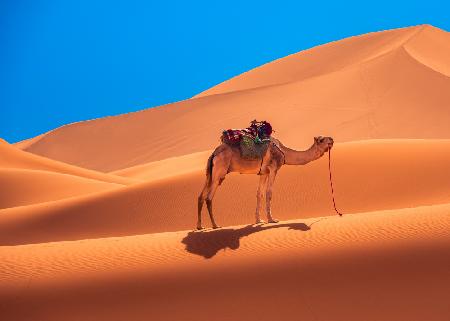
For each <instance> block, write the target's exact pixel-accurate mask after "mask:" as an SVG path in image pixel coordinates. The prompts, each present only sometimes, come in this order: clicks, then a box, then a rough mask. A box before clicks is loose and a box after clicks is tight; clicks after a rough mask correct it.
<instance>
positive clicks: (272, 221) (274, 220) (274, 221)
mask: <svg viewBox="0 0 450 321" xmlns="http://www.w3.org/2000/svg"><path fill="white" fill-rule="evenodd" d="M278 222H279V220H277V219H274V218H273V219H271V220H269V223H278Z"/></svg>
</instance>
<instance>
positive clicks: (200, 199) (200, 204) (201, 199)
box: [197, 178, 209, 230]
mask: <svg viewBox="0 0 450 321" xmlns="http://www.w3.org/2000/svg"><path fill="white" fill-rule="evenodd" d="M208 192H209V179H208V178H207V179H206V183H205V186H204V187H203V190H202V192H201V194H200V196H199V197H198V218H197V230H202V229H203V226H202V208H203V203H204V202H205V199H206V195H208Z"/></svg>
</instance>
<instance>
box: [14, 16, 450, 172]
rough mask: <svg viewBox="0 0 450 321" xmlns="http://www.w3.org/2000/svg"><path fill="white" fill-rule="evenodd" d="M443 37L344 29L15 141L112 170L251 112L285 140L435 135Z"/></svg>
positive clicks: (204, 138)
mask: <svg viewBox="0 0 450 321" xmlns="http://www.w3.org/2000/svg"><path fill="white" fill-rule="evenodd" d="M448 38H449V34H448V33H447V32H445V31H443V30H440V29H437V28H434V27H431V26H427V25H425V26H417V27H410V28H403V29H396V30H389V31H383V32H377V33H372V34H368V35H363V36H359V37H351V38H348V39H344V40H341V41H336V42H333V43H330V44H327V45H324V46H319V47H316V48H312V49H309V50H305V51H302V52H300V53H299V54H297V55H291V56H288V57H286V58H282V59H279V60H277V61H275V62H273V63H269V64H266V65H263V66H261V67H259V68H256V69H254V70H252V71H250V72H247V73H245V74H243V75H241V76H237V77H235V78H233V79H232V80H230V81H229V82H225V83H223V85H218V86H216V87H213V88H212V89H211V90H210V91H207V92H204V93H202V94H201V95H199V96H198V97H194V98H193V99H188V100H185V101H181V102H177V103H172V104H168V105H164V106H160V107H157V108H150V109H147V110H143V111H140V112H135V113H129V114H125V115H119V116H113V117H106V118H101V119H95V120H92V121H85V122H78V123H75V124H70V125H66V126H64V127H61V128H58V129H55V130H53V131H51V132H49V133H47V134H44V135H42V136H41V137H40V138H39V139H37V140H34V141H32V142H31V143H30V144H26V145H24V146H23V147H24V150H26V151H29V152H32V153H35V154H38V155H43V156H45V157H48V158H51V159H56V160H60V161H63V162H66V163H70V164H74V165H79V166H82V167H87V168H90V169H95V170H99V171H104V172H112V171H117V170H122V169H125V168H129V167H133V166H137V165H141V164H145V163H148V162H152V161H158V160H163V159H166V158H170V157H176V156H182V155H186V154H192V153H197V152H202V151H205V150H209V149H212V148H214V146H215V145H217V144H218V143H219V136H220V133H221V131H222V130H223V129H227V128H230V127H234V128H239V127H245V126H247V125H248V122H249V120H251V119H254V118H258V119H267V120H269V121H270V122H271V123H272V125H273V127H274V128H275V130H276V131H277V135H278V136H279V137H280V138H281V139H282V141H283V143H284V144H285V145H288V146H291V147H293V148H306V147H307V146H308V145H309V144H310V141H311V139H312V137H314V136H317V135H320V134H323V135H329V136H333V137H334V138H335V140H336V141H339V142H346V141H353V140H362V139H383V138H427V139H445V138H448V137H450V129H449V127H448V126H447V119H449V117H450V111H449V110H448V108H445V106H447V105H448V104H450V90H449V88H450V79H449V77H448V68H450V61H449V60H448V58H447V57H449V56H450V49H449V48H448V45H447V43H448ZM428 46H430V48H433V49H432V50H429V49H427V48H428ZM288 71H292V73H293V74H291V73H289V72H288ZM283 77H288V78H289V79H284V78H283ZM253 80H255V81H257V83H254V81H253ZM272 81H273V82H272ZM224 86H225V87H226V88H225V87H224ZM222 87H223V88H225V89H223V88H222ZM221 88H222V89H223V90H222V89H221ZM216 91H218V92H216ZM212 92H214V94H208V93H212ZM206 120H207V121H206ZM398 120H401V122H402V124H401V125H399V121H398ZM93 131H95V133H96V135H95V137H92V135H91V133H92V132H93ZM174 133H176V135H174ZM118 150H120V153H118ZM87 155H89V156H87Z"/></svg>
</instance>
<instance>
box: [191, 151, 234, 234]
mask: <svg viewBox="0 0 450 321" xmlns="http://www.w3.org/2000/svg"><path fill="white" fill-rule="evenodd" d="M230 158H231V157H230V155H227V153H224V152H223V153H221V154H217V155H216V156H215V157H214V159H213V160H212V170H211V177H207V178H206V183H205V186H204V187H203V190H202V192H201V194H200V196H199V197H198V220H197V229H199V230H201V229H203V227H202V208H203V203H204V202H205V201H206V206H207V208H208V213H209V218H210V219H211V224H212V227H213V228H218V227H219V226H218V225H217V224H216V222H215V220H214V216H213V210H212V200H213V198H214V194H215V193H216V190H217V187H219V185H220V184H222V182H223V180H224V179H225V175H226V174H227V172H228V167H229V163H230Z"/></svg>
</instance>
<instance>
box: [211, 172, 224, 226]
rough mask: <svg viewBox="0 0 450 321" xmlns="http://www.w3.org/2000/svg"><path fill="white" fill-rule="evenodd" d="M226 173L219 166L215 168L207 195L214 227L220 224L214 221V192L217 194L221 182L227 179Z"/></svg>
mask: <svg viewBox="0 0 450 321" xmlns="http://www.w3.org/2000/svg"><path fill="white" fill-rule="evenodd" d="M225 175H226V172H224V171H223V170H222V169H221V168H218V169H217V170H216V171H214V170H213V176H212V181H211V186H210V188H209V191H208V194H207V196H206V207H207V208H208V213H209V218H210V219H211V224H212V227H213V228H214V229H216V228H219V226H218V225H217V224H216V222H215V221H214V215H213V209H212V200H213V198H214V194H216V191H217V188H218V187H219V185H220V184H222V181H223V180H224V179H225Z"/></svg>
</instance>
